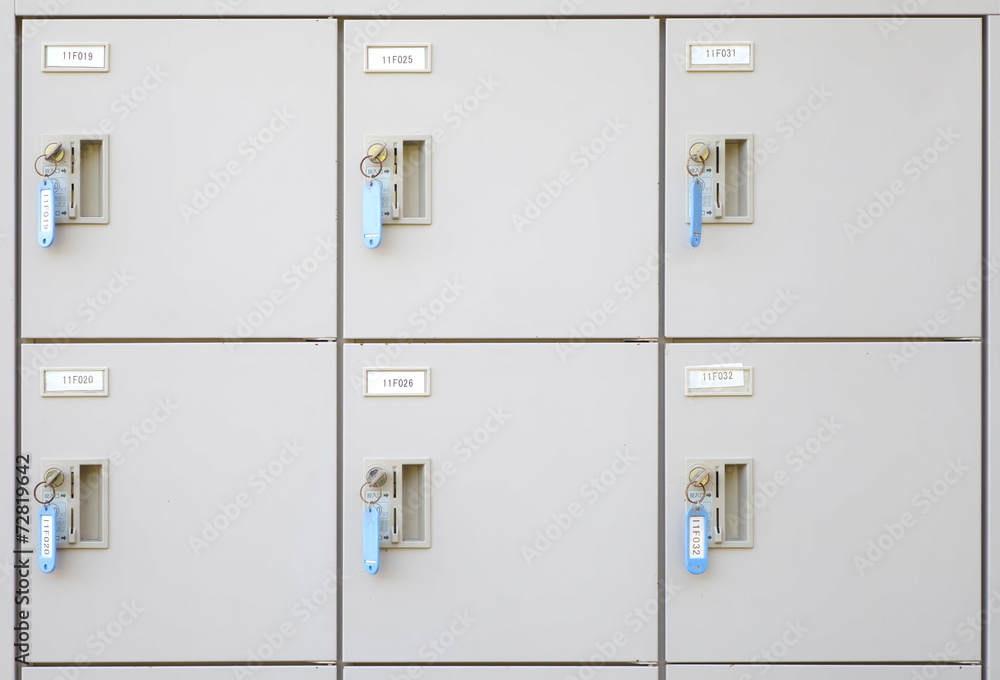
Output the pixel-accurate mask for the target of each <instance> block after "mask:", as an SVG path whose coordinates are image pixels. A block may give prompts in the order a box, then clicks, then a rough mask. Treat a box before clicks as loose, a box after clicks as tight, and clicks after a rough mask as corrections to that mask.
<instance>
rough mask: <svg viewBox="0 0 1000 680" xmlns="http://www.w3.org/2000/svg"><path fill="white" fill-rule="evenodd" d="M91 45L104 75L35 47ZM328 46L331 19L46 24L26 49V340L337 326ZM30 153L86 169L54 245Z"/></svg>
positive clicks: (327, 331)
mask: <svg viewBox="0 0 1000 680" xmlns="http://www.w3.org/2000/svg"><path fill="white" fill-rule="evenodd" d="M90 43H106V45H107V46H106V54H104V57H105V58H106V64H107V67H108V68H107V71H106V72H104V71H94V70H91V71H92V72H77V71H69V72H50V71H43V69H42V63H41V62H40V60H39V56H40V54H42V53H43V52H42V49H41V47H42V46H43V45H50V44H58V45H62V46H63V47H59V48H57V49H56V52H57V54H56V55H53V59H54V60H55V63H65V62H64V61H63V57H62V54H63V52H64V51H65V52H66V53H67V54H69V55H73V54H84V53H85V54H90V52H89V51H87V52H84V51H83V50H84V49H85V48H76V47H74V45H82V44H90ZM336 44H337V24H336V21H333V20H313V19H310V20H300V19H284V20H282V21H280V22H275V21H260V20H256V21H254V20H241V19H226V20H225V21H217V20H204V19H202V20H190V19H150V20H129V19H113V20H112V19H108V20H104V19H99V20H61V19H55V20H47V21H46V22H45V26H44V27H41V28H40V29H39V31H38V34H37V36H36V37H35V38H34V40H33V41H32V43H31V45H30V46H28V45H26V47H30V49H26V50H25V53H24V55H23V63H22V92H21V102H22V115H21V154H22V155H21V184H22V194H21V199H22V224H21V266H22V271H21V332H22V337H27V338H45V339H56V340H64V339H70V340H73V339H79V338H257V339H259V338H326V337H333V336H334V335H336V328H337V325H336V319H337V310H336V302H335V301H336V299H337V292H336V287H337V264H336V261H337V258H336V239H337V215H336V206H335V201H334V200H333V199H332V198H331V196H332V195H333V193H334V190H333V188H334V186H335V184H336V177H337V168H336V159H337V139H336V118H337V97H336V93H337V55H336ZM86 49H87V50H90V49H93V48H86ZM70 63H71V65H73V64H75V63H76V62H74V61H72V60H71V61H70ZM85 70H86V69H85ZM54 136H55V137H59V136H61V138H63V139H64V140H65V141H66V144H65V145H64V149H65V152H66V153H65V156H64V158H63V160H62V161H60V162H59V163H57V164H55V165H53V164H50V163H46V162H45V160H44V159H39V155H40V154H42V153H43V151H44V149H43V148H42V146H43V144H44V143H45V141H47V140H50V139H52V138H54ZM101 136H106V139H105V140H103V141H102V140H101V139H100V137H101ZM88 137H92V139H88ZM73 139H77V140H78V141H79V144H78V145H75V146H74V150H72V152H71V149H69V148H66V147H68V146H69V145H70V142H72V140H73ZM105 147H106V148H105ZM102 152H103V154H104V158H103V160H102V159H101V156H102ZM36 161H37V162H38V165H37V167H38V170H39V171H43V170H44V172H46V173H48V172H50V171H55V172H56V177H66V178H69V177H70V175H69V174H68V173H70V172H71V171H73V172H74V174H75V175H78V177H77V179H75V180H70V179H67V182H66V183H67V184H69V185H70V186H69V188H68V189H67V191H66V192H65V193H63V192H60V194H62V195H63V196H66V198H65V200H66V201H68V202H69V203H70V204H75V205H76V206H77V208H76V212H77V217H76V218H73V219H69V218H68V217H67V220H66V222H65V223H57V224H56V225H55V238H54V242H53V243H52V244H51V245H50V246H49V247H45V248H43V247H41V246H40V245H39V240H38V236H37V232H38V209H37V206H38V202H39V198H38V187H39V182H40V181H41V178H40V177H39V176H38V174H36V171H35V170H34V167H35V162H36ZM104 172H106V173H107V176H106V177H103V176H102V175H103V173H104ZM105 192H106V196H104V195H103V194H104V193H105ZM60 200H62V199H60ZM100 218H103V223H101V222H100ZM95 219H96V220H97V221H96V222H95Z"/></svg>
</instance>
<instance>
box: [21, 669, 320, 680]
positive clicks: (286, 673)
mask: <svg viewBox="0 0 1000 680" xmlns="http://www.w3.org/2000/svg"><path fill="white" fill-rule="evenodd" d="M244 673H245V674H247V675H246V676H247V677H254V678H257V679H258V680H335V678H336V677H337V668H336V667H335V666H256V667H253V668H249V669H248V668H241V667H236V666H229V667H227V666H189V667H187V668H181V667H176V666H175V667H164V666H160V667H152V666H145V667H143V666H128V667H104V668H94V667H80V666H68V667H62V668H60V667H58V666H55V667H47V668H38V667H36V668H25V669H24V671H23V677H24V680H69V679H70V678H73V679H74V680H231V678H233V677H240V676H241V674H244Z"/></svg>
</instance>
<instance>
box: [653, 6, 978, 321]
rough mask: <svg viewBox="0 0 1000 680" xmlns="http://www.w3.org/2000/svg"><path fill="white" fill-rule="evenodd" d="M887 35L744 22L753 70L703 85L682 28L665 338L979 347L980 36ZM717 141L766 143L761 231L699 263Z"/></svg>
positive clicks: (718, 245)
mask: <svg viewBox="0 0 1000 680" xmlns="http://www.w3.org/2000/svg"><path fill="white" fill-rule="evenodd" d="M883 24H884V22H882V21H880V20H876V19H824V20H822V21H816V20H809V19H775V20H765V19H758V20H734V21H729V22H726V23H725V24H724V25H720V27H719V30H718V32H717V34H716V35H712V36H711V39H712V40H716V41H723V42H724V41H727V40H730V41H732V40H746V41H753V42H754V43H755V49H756V51H755V69H754V71H752V72H748V73H700V72H694V73H689V72H686V71H685V70H684V64H683V57H684V48H685V43H686V41H691V40H698V39H699V38H698V36H699V35H700V34H703V32H704V28H705V27H704V23H703V22H701V21H698V20H678V21H668V22H667V86H666V104H667V128H666V130H667V131H666V177H667V183H666V196H665V201H666V236H665V238H666V251H667V261H668V263H669V266H668V267H667V270H666V335H667V337H696V338H701V337H725V338H728V337H746V338H757V337H784V338H788V337H913V336H916V335H921V334H922V335H923V336H924V337H926V336H928V335H929V336H930V337H978V336H979V335H980V334H981V328H980V325H981V324H980V306H981V295H980V293H979V290H980V285H979V284H980V283H981V282H980V280H979V278H978V277H979V271H980V251H981V247H980V246H981V243H980V233H981V229H982V223H981V203H980V198H979V197H980V188H981V165H982V162H981V161H982V139H981V136H982V135H981V124H982V123H981V118H982V116H981V102H982V96H981V92H982V68H981V54H982V50H981V44H982V39H981V34H982V23H981V22H980V21H978V20H976V19H910V20H908V21H907V22H906V23H905V24H903V25H902V26H899V27H893V26H890V28H889V29H886V28H885V27H884V25H883ZM700 39H702V40H703V39H704V37H702V38H700ZM704 132H710V133H728V132H732V133H751V134H753V135H754V149H755V158H756V162H755V165H754V175H755V176H754V185H755V189H754V191H755V196H754V213H755V219H754V222H753V224H747V225H742V224H733V225H712V224H710V223H709V220H708V219H706V220H705V227H704V237H703V241H702V244H701V246H700V247H698V248H692V247H691V246H690V245H689V243H688V227H687V225H686V224H685V208H684V205H685V196H686V186H687V174H686V172H685V159H686V157H687V149H686V148H685V135H686V134H688V133H704ZM847 225H851V226H850V227H848V226H847Z"/></svg>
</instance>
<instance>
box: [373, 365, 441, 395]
mask: <svg viewBox="0 0 1000 680" xmlns="http://www.w3.org/2000/svg"><path fill="white" fill-rule="evenodd" d="M379 374H381V375H382V376H383V380H390V381H392V380H405V381H409V380H412V381H413V384H412V385H407V384H403V385H398V386H397V385H392V384H390V385H387V386H378V388H377V389H371V387H372V385H373V383H372V382H371V380H372V378H375V379H377V378H376V376H378V375H379ZM421 383H422V385H421ZM361 385H362V389H363V390H364V391H363V394H364V396H366V397H429V396H431V369H430V367H428V366H417V367H403V366H399V367H396V366H387V367H385V368H377V367H372V366H366V367H365V368H364V369H363V375H362V376H361Z"/></svg>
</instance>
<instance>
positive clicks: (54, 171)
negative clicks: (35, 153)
mask: <svg viewBox="0 0 1000 680" xmlns="http://www.w3.org/2000/svg"><path fill="white" fill-rule="evenodd" d="M43 158H45V154H42V155H41V156H39V157H38V158H36V159H35V172H36V173H37V174H38V176H39V177H43V178H45V179H48V178H49V177H51V176H52V175H54V174H56V166H54V165H53V166H52V172H47V173H46V172H39V171H38V161H40V160H42V159H43ZM46 160H47V159H46ZM50 162H51V161H50Z"/></svg>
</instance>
